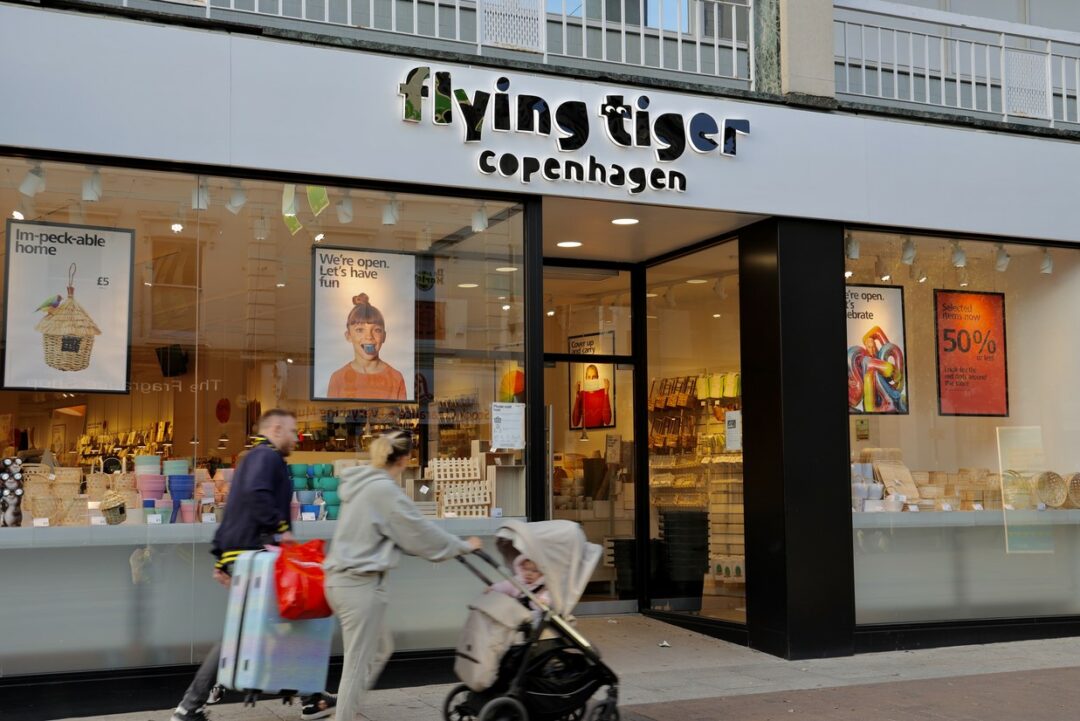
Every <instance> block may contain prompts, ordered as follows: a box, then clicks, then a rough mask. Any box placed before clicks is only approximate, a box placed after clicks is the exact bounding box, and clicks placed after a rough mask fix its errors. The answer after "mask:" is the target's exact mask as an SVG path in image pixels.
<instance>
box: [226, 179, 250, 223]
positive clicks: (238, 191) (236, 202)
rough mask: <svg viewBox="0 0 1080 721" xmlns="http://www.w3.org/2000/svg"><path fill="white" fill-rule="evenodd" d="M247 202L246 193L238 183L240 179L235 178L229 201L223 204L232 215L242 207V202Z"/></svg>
mask: <svg viewBox="0 0 1080 721" xmlns="http://www.w3.org/2000/svg"><path fill="white" fill-rule="evenodd" d="M246 202H247V193H245V192H244V187H243V186H242V185H240V181H239V180H237V181H235V182H234V183H233V191H232V195H231V196H229V202H228V203H226V204H225V209H226V210H228V211H229V212H230V213H232V214H233V215H238V214H239V213H240V209H241V208H243V207H244V203H246Z"/></svg>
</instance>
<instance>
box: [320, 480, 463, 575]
mask: <svg viewBox="0 0 1080 721" xmlns="http://www.w3.org/2000/svg"><path fill="white" fill-rule="evenodd" d="M338 493H339V494H340V495H341V512H340V514H339V515H338V522H337V529H336V530H335V531H334V539H333V541H332V542H331V544H330V552H329V553H328V554H327V556H326V561H325V562H324V563H323V568H324V569H325V570H326V585H327V586H349V585H353V584H354V583H355V582H356V581H358V580H359V577H361V576H365V575H368V574H372V573H382V572H384V571H386V570H388V569H391V568H393V567H395V566H397V564H398V560H399V559H400V557H401V552H402V551H404V552H405V553H408V554H410V555H413V556H419V557H421V558H426V559H427V560H429V561H445V560H447V559H450V558H454V557H456V556H461V555H464V554H466V553H468V552H469V551H470V550H471V548H470V546H469V544H467V543H466V542H465V541H464V540H462V539H461V538H458V537H457V536H455V535H453V534H450V533H447V532H446V531H444V530H443V529H442V528H440V527H439V526H437V525H435V524H434V523H432V522H431V521H429V520H428V519H426V518H424V516H423V514H421V513H420V510H419V509H418V508H417V507H416V504H415V503H413V502H412V501H411V500H409V498H408V497H406V496H405V494H404V493H402V492H401V489H400V488H399V487H398V484H397V481H395V480H394V479H393V478H392V477H391V476H390V474H389V473H387V472H386V471H385V470H384V469H382V468H375V467H373V466H359V467H356V468H347V469H345V470H344V471H343V472H342V474H341V485H340V487H339V488H338Z"/></svg>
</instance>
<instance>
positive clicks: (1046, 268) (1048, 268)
mask: <svg viewBox="0 0 1080 721" xmlns="http://www.w3.org/2000/svg"><path fill="white" fill-rule="evenodd" d="M1039 272H1040V273H1042V274H1043V275H1050V274H1051V273H1053V272H1054V256H1052V255H1050V249H1049V248H1043V257H1042V264H1041V265H1040V266H1039Z"/></svg>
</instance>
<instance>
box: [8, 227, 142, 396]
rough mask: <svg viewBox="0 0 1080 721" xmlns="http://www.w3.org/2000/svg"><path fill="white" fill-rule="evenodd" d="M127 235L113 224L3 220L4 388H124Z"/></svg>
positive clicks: (118, 390)
mask: <svg viewBox="0 0 1080 721" xmlns="http://www.w3.org/2000/svg"><path fill="white" fill-rule="evenodd" d="M134 241H135V233H134V231H131V230H124V229H118V228H99V227H93V226H85V225H67V224H59V223H45V222H40V221H16V220H9V221H8V222H7V267H6V277H7V284H6V302H5V307H4V314H5V315H4V340H5V346H6V347H7V348H8V352H7V353H6V354H5V358H4V372H3V386H4V388H7V389H31V390H44V389H48V390H64V391H84V392H97V393H102V392H104V393H108V392H113V393H125V392H127V390H128V359H129V346H130V335H131V330H130V326H131V324H130V309H131V286H132V284H131V267H132V264H131V258H132V251H133V248H134ZM15 349H17V352H13V351H15Z"/></svg>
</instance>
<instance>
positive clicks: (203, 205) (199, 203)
mask: <svg viewBox="0 0 1080 721" xmlns="http://www.w3.org/2000/svg"><path fill="white" fill-rule="evenodd" d="M209 207H210V187H209V186H208V185H207V184H206V178H199V182H198V183H196V185H195V187H194V188H193V189H192V190H191V209H192V210H206V209H207V208H209Z"/></svg>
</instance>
